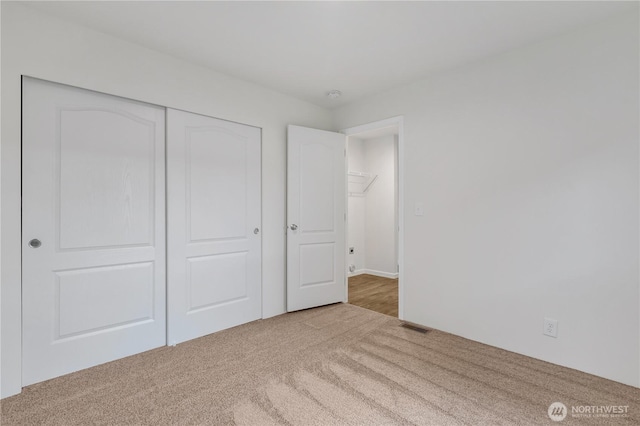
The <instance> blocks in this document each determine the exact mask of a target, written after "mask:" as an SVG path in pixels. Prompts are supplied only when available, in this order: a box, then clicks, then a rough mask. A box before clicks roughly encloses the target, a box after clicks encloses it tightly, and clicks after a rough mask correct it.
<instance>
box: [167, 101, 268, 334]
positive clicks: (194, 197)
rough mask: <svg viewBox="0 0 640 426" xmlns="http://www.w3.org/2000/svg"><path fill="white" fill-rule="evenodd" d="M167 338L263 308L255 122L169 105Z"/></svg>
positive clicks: (215, 327)
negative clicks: (247, 123) (203, 114)
mask: <svg viewBox="0 0 640 426" xmlns="http://www.w3.org/2000/svg"><path fill="white" fill-rule="evenodd" d="M167 114H168V115H167V117H168V118H167V120H168V126H167V132H168V140H167V149H168V170H167V173H168V187H167V188H168V209H167V212H168V256H169V264H168V297H169V299H168V300H169V303H168V306H169V321H168V327H169V328H168V340H169V344H176V343H180V342H184V341H186V340H189V339H193V338H196V337H200V336H203V335H206V334H210V333H213V332H216V331H219V330H223V329H225V328H229V327H233V326H236V325H239V324H243V323H246V322H249V321H253V320H256V319H259V318H261V316H262V293H261V291H262V281H261V237H260V218H261V200H260V187H261V184H260V129H258V128H255V127H251V126H245V125H241V124H237V123H231V122H228V121H224V120H218V119H215V118H211V117H206V116H201V115H197V114H192V113H188V112H184V111H177V110H171V109H169V110H168V113H167Z"/></svg>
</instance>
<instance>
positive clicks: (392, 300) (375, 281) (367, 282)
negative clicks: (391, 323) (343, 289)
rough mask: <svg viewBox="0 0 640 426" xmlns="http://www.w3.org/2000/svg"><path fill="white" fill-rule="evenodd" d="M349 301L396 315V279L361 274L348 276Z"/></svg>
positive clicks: (382, 312)
mask: <svg viewBox="0 0 640 426" xmlns="http://www.w3.org/2000/svg"><path fill="white" fill-rule="evenodd" d="M349 303H350V304H352V305H356V306H360V307H361V308H366V309H370V310H372V311H376V312H380V313H381V314H385V315H390V316H392V317H396V318H397V317H398V279H397V278H396V279H392V278H383V277H377V276H375V275H369V274H362V275H356V276H354V277H349Z"/></svg>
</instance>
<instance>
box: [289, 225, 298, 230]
mask: <svg viewBox="0 0 640 426" xmlns="http://www.w3.org/2000/svg"><path fill="white" fill-rule="evenodd" d="M289 228H291V230H292V231H295V230H296V229H298V225H296V224H295V223H294V224H292V225H291V226H290V227H289Z"/></svg>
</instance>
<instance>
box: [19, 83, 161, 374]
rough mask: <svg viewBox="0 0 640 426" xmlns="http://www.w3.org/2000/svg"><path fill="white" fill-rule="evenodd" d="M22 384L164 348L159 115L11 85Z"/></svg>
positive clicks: (103, 99)
mask: <svg viewBox="0 0 640 426" xmlns="http://www.w3.org/2000/svg"><path fill="white" fill-rule="evenodd" d="M22 131H23V169H22V170H23V176H22V185H23V199H22V212H23V216H22V220H23V227H22V234H23V245H22V260H23V263H22V276H23V281H22V287H23V308H22V319H23V331H22V332H23V336H22V337H23V370H22V377H23V385H25V386H26V385H29V384H32V383H36V382H40V381H43V380H47V379H50V378H53V377H57V376H60V375H63V374H66V373H70V372H73V371H76V370H80V369H83V368H87V367H91V366H94V365H98V364H101V363H104V362H108V361H112V360H114V359H118V358H122V357H125V356H128V355H132V354H135V353H139V352H142V351H145V350H148V349H152V348H155V347H158V346H162V345H164V344H166V315H165V314H166V308H165V306H166V299H165V293H166V283H165V269H166V265H165V251H166V250H165V195H164V194H165V175H164V165H165V158H164V153H165V150H164V146H165V145H164V142H165V135H164V108H160V107H156V106H152V105H147V104H143V103H139V102H135V101H130V100H127V99H122V98H118V97H115V96H109V95H104V94H101V93H95V92H91V91H87V90H83V89H78V88H74V87H69V86H64V85H60V84H55V83H50V82H46V81H42V80H36V79H31V78H24V80H23V129H22Z"/></svg>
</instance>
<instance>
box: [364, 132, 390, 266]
mask: <svg viewBox="0 0 640 426" xmlns="http://www.w3.org/2000/svg"><path fill="white" fill-rule="evenodd" d="M363 146H364V156H365V162H366V166H365V168H366V171H367V172H368V173H371V174H372V175H378V178H377V179H376V181H375V182H374V183H373V185H371V187H370V188H369V191H368V192H367V195H366V197H365V204H366V206H365V221H364V222H365V231H364V236H365V270H366V271H367V273H372V274H375V275H380V276H386V277H390V278H395V277H397V271H398V270H397V264H398V257H397V254H396V253H397V250H396V244H397V238H396V236H397V232H396V204H395V203H396V195H395V193H396V173H395V169H396V167H395V162H396V157H395V150H396V148H395V137H394V136H393V135H389V136H384V137H380V138H375V139H367V140H364V143H363Z"/></svg>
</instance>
